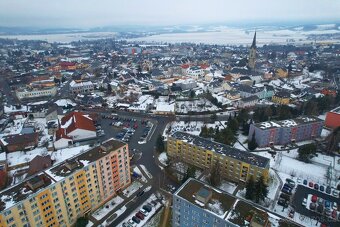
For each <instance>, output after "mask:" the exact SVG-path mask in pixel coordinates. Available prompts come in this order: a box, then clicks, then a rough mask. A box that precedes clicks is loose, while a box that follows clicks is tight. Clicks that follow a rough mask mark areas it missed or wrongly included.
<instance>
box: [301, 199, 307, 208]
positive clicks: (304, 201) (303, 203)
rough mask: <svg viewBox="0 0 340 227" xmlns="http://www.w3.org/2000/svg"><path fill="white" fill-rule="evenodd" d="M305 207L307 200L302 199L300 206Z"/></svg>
mask: <svg viewBox="0 0 340 227" xmlns="http://www.w3.org/2000/svg"><path fill="white" fill-rule="evenodd" d="M306 205H307V198H304V199H303V201H302V206H304V207H305V206H306Z"/></svg>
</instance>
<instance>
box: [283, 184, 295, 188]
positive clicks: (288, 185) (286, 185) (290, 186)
mask: <svg viewBox="0 0 340 227" xmlns="http://www.w3.org/2000/svg"><path fill="white" fill-rule="evenodd" d="M283 187H285V188H290V189H293V188H294V187H293V186H292V185H290V184H288V183H285V184H284V185H283Z"/></svg>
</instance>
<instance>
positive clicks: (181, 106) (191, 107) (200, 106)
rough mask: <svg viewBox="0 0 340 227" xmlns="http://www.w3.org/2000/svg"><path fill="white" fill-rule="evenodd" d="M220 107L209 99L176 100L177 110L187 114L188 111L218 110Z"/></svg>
mask: <svg viewBox="0 0 340 227" xmlns="http://www.w3.org/2000/svg"><path fill="white" fill-rule="evenodd" d="M217 110H219V108H218V107H217V106H215V105H214V104H212V103H211V102H210V101H209V100H207V99H198V100H192V101H176V105H175V111H176V113H179V114H187V113H188V112H205V111H217Z"/></svg>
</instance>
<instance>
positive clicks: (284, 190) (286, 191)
mask: <svg viewBox="0 0 340 227" xmlns="http://www.w3.org/2000/svg"><path fill="white" fill-rule="evenodd" d="M281 191H282V192H284V193H286V194H288V195H291V194H292V190H289V189H287V188H282V189H281Z"/></svg>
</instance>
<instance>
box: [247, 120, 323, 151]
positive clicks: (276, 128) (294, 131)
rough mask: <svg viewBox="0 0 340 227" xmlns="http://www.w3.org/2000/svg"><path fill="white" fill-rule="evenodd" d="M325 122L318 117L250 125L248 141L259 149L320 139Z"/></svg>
mask: <svg viewBox="0 0 340 227" xmlns="http://www.w3.org/2000/svg"><path fill="white" fill-rule="evenodd" d="M323 124H324V122H323V121H322V120H320V119H319V118H316V117H311V116H309V117H306V116H305V117H298V118H295V119H291V120H283V121H266V122H261V123H256V124H252V125H250V129H249V134H248V140H251V139H252V136H253V134H254V133H255V139H256V142H257V144H258V146H259V147H267V146H273V145H286V144H289V143H294V142H300V141H304V140H309V139H314V138H317V137H320V135H321V131H322V127H323Z"/></svg>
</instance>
